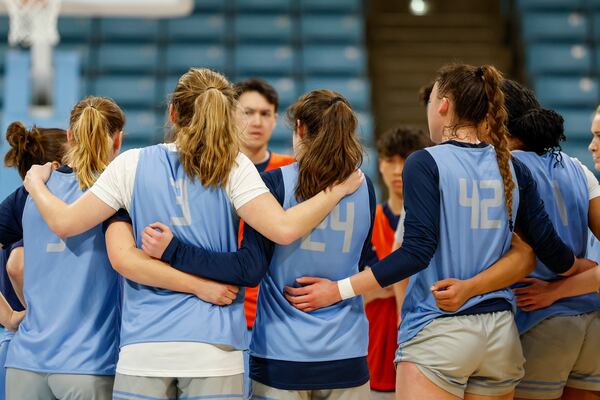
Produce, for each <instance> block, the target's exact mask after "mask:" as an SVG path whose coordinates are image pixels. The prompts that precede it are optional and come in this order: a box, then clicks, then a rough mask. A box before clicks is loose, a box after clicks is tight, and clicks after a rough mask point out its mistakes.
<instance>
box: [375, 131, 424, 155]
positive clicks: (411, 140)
mask: <svg viewBox="0 0 600 400" xmlns="http://www.w3.org/2000/svg"><path fill="white" fill-rule="evenodd" d="M432 145H433V143H432V142H431V140H430V139H429V136H428V135H426V134H425V133H424V132H423V131H422V130H420V129H413V128H410V127H405V126H401V127H397V128H394V129H390V130H388V131H386V132H384V133H383V134H382V135H381V136H380V137H379V139H377V143H376V148H377V156H378V157H379V158H386V157H393V156H400V157H402V158H407V157H408V156H409V155H411V153H413V152H415V151H417V150H420V149H423V148H425V147H429V146H432Z"/></svg>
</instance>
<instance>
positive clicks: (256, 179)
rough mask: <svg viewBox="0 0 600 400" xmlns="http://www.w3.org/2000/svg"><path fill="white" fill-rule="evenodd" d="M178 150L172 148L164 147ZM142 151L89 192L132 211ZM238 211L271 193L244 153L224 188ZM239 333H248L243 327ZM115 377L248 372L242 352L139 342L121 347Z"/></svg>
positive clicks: (121, 159) (118, 161) (122, 160)
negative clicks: (119, 375)
mask: <svg viewBox="0 0 600 400" xmlns="http://www.w3.org/2000/svg"><path fill="white" fill-rule="evenodd" d="M162 146H166V147H167V148H168V149H169V150H170V151H177V148H176V145H175V144H174V143H169V144H163V145H162ZM140 151H141V149H132V150H129V151H126V152H125V153H123V154H121V155H119V156H118V157H117V158H115V160H114V161H113V162H111V163H110V164H109V165H108V167H107V168H106V169H105V170H104V172H102V175H100V177H99V178H98V180H97V181H96V183H95V184H94V185H93V186H92V187H91V188H90V191H91V192H92V193H93V194H94V195H96V196H97V197H98V198H99V199H100V200H102V201H103V202H104V203H106V204H107V205H109V206H110V207H112V208H114V209H115V210H118V209H120V208H124V209H126V210H127V211H131V199H132V197H133V187H134V184H135V174H136V170H137V165H138V161H139V159H140ZM225 191H226V193H227V196H228V197H229V200H230V201H231V203H232V204H233V206H234V208H235V209H236V210H237V209H239V208H240V207H242V206H243V205H244V204H246V203H247V202H249V201H250V200H253V199H254V198H256V197H258V196H260V195H262V194H264V193H267V192H269V189H268V188H267V186H266V185H265V183H264V182H263V181H262V179H261V177H260V175H259V173H258V171H257V170H256V167H255V166H254V164H252V162H251V161H250V160H249V159H248V157H246V156H245V155H244V154H242V153H238V156H237V158H236V165H235V166H234V167H233V169H232V170H231V172H230V174H229V180H228V183H227V185H226V187H225ZM240 329H245V327H244V326H240ZM117 372H118V373H120V374H123V375H136V376H151V377H182V378H183V377H188V378H189V377H209V376H229V375H236V374H241V373H243V372H244V359H243V354H242V352H241V351H238V350H233V349H229V348H224V347H223V346H216V345H212V344H208V343H198V342H162V343H137V344H130V345H127V346H123V347H122V348H121V351H120V353H119V361H118V363H117Z"/></svg>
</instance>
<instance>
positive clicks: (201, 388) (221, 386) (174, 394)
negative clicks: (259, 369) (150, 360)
mask: <svg viewBox="0 0 600 400" xmlns="http://www.w3.org/2000/svg"><path fill="white" fill-rule="evenodd" d="M243 380H244V375H243V374H238V375H230V376H217V377H209V378H154V377H145V376H133V375H123V374H117V376H116V377H115V388H114V390H113V399H114V400H140V399H153V400H171V399H178V398H185V399H205V398H206V399H211V400H213V399H214V400H239V399H243V397H244V395H243V392H244V387H243V386H244V385H243Z"/></svg>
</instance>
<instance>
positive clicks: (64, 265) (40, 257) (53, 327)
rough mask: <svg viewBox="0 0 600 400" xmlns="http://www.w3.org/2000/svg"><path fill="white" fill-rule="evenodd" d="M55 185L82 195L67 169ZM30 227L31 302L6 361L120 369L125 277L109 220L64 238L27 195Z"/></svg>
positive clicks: (76, 369)
mask: <svg viewBox="0 0 600 400" xmlns="http://www.w3.org/2000/svg"><path fill="white" fill-rule="evenodd" d="M48 188H49V189H50V190H51V191H52V192H53V193H54V194H55V195H56V196H58V197H59V198H60V199H61V200H63V201H65V202H67V203H72V202H74V201H75V200H76V199H78V198H79V197H80V196H81V195H82V194H83V191H82V190H81V189H80V187H79V182H78V180H77V177H76V176H75V174H74V173H73V171H72V170H70V169H69V168H67V167H62V168H61V169H60V170H58V171H55V172H53V173H52V175H51V177H50V180H49V181H48ZM23 232H24V248H25V275H24V282H25V285H24V294H25V300H26V302H27V305H28V307H27V314H26V317H25V319H24V320H23V322H22V323H21V325H20V328H19V330H18V332H17V334H16V335H15V338H14V339H13V341H12V343H11V346H10V350H9V354H8V358H7V363H6V366H7V367H12V368H19V369H26V370H32V371H39V372H49V373H51V372H55V373H56V372H64V373H84V374H100V375H102V374H108V375H110V374H113V373H114V370H115V363H116V358H117V352H118V334H119V319H120V313H119V304H120V295H119V293H120V291H119V282H120V281H119V278H118V274H117V273H116V272H115V271H114V270H113V269H112V267H111V265H110V262H109V260H108V256H107V254H106V245H105V242H104V234H103V231H102V225H98V226H96V227H94V228H92V229H90V230H88V231H87V232H84V233H82V234H80V235H77V236H73V237H70V238H68V239H64V240H63V239H61V238H59V237H58V236H56V235H55V234H54V233H53V232H52V231H51V230H50V228H49V227H48V225H47V224H46V223H45V222H44V220H43V218H42V216H41V214H40V213H39V211H38V209H37V207H36V206H35V203H34V202H33V200H32V199H31V198H28V199H27V202H26V205H25V209H24V212H23Z"/></svg>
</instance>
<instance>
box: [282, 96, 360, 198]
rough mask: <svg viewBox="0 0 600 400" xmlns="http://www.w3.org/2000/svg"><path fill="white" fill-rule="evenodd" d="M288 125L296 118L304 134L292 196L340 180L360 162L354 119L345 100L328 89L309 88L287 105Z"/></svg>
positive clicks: (301, 195) (313, 192)
mask: <svg viewBox="0 0 600 400" xmlns="http://www.w3.org/2000/svg"><path fill="white" fill-rule="evenodd" d="M287 118H288V121H289V123H290V125H291V126H294V127H295V126H296V121H299V122H300V124H302V125H303V126H304V127H305V136H304V138H302V140H301V142H300V143H299V149H298V154H297V156H298V168H299V176H298V185H297V187H296V198H298V199H308V198H310V197H312V196H314V195H316V194H317V193H319V192H320V191H321V190H323V189H325V188H327V187H329V186H331V185H333V184H334V183H335V182H338V181H342V180H344V179H346V178H347V177H349V176H350V174H352V172H354V170H356V168H358V167H359V166H360V164H361V163H362V158H363V148H362V145H361V144H360V141H359V139H358V136H357V134H356V127H357V119H356V115H355V114H354V112H353V111H352V108H351V107H350V104H349V103H348V101H347V100H346V99H345V98H344V97H343V96H342V95H340V94H339V93H337V92H334V91H332V90H324V89H321V90H313V91H311V92H308V93H306V94H304V95H302V96H300V98H299V99H298V100H296V102H295V103H294V104H293V105H292V106H290V108H289V109H288V111H287Z"/></svg>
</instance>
